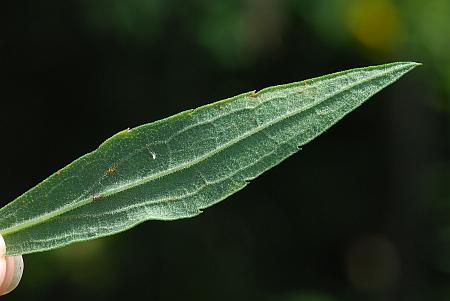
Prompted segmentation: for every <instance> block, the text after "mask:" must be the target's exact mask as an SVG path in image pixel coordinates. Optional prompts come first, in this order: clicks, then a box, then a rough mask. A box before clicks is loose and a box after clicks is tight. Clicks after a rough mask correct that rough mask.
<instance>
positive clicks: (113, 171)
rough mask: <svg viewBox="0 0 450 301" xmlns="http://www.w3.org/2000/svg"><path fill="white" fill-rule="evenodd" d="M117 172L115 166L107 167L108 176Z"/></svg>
mask: <svg viewBox="0 0 450 301" xmlns="http://www.w3.org/2000/svg"><path fill="white" fill-rule="evenodd" d="M116 171H117V164H113V165H112V166H111V167H109V168H108V169H107V170H106V172H107V173H109V174H110V175H112V174H113V173H115V172H116Z"/></svg>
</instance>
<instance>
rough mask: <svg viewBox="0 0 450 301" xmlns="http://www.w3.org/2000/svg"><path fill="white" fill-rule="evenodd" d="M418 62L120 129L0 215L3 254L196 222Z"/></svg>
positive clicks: (248, 95)
mask: <svg viewBox="0 0 450 301" xmlns="http://www.w3.org/2000/svg"><path fill="white" fill-rule="evenodd" d="M417 65H418V64H417V63H411V62H406V63H392V64H386V65H380V66H374V67H367V68H360V69H353V70H349V71H345V72H340V73H335V74H332V75H328V76H323V77H319V78H315V79H311V80H306V81H303V82H298V83H293V84H287V85H281V86H275V87H270V88H266V89H264V90H261V91H259V92H255V91H253V92H249V93H244V94H241V95H238V96H236V97H233V98H229V99H225V100H222V101H219V102H216V103H212V104H209V105H206V106H203V107H200V108H198V109H195V110H190V111H185V112H182V113H179V114H177V115H174V116H172V117H169V118H166V119H163V120H160V121H157V122H154V123H150V124H146V125H143V126H139V127H137V128H133V129H129V130H125V131H122V132H120V133H118V134H116V135H115V136H113V137H111V138H110V139H108V140H107V141H105V142H104V143H103V144H102V145H100V146H99V148H98V149H97V150H95V151H93V152H91V153H89V154H87V155H85V156H83V157H81V158H79V159H78V160H76V161H74V162H73V163H71V164H69V165H68V166H66V167H65V168H63V169H61V170H59V171H58V172H56V173H55V174H53V175H52V176H50V177H49V178H48V179H46V180H45V181H43V182H42V183H40V184H39V185H37V186H36V187H34V188H32V189H31V190H29V191H28V192H26V193H24V194H23V195H21V196H20V197H18V198H17V199H16V200H15V201H13V202H12V203H10V204H8V205H7V206H5V207H3V208H2V209H0V233H1V234H2V235H3V237H4V239H5V241H6V245H7V254H8V255H17V254H25V253H32V252H38V251H45V250H49V249H53V248H57V247H61V246H64V245H67V244H70V243H72V242H76V241H83V240H87V239H93V238H97V237H101V236H106V235H111V234H114V233H117V232H120V231H124V230H126V229H129V228H131V227H133V226H135V225H137V224H139V223H141V222H143V221H145V220H151V219H153V220H175V219H180V218H187V217H193V216H196V215H197V214H199V213H200V212H201V210H202V209H204V208H207V207H209V206H212V205H214V204H215V203H217V202H220V201H221V200H223V199H225V198H226V197H228V196H229V195H231V194H233V193H235V192H236V191H238V190H240V189H242V188H244V187H245V186H246V185H247V184H248V183H249V181H250V180H252V179H254V178H256V177H257V176H258V175H260V174H261V173H263V172H264V171H266V170H268V169H269V168H271V167H273V166H275V165H277V164H278V163H280V162H281V161H283V160H284V159H286V158H287V157H289V156H290V155H292V154H294V153H296V152H297V151H298V150H299V147H300V146H302V145H304V144H306V143H308V142H309V141H311V140H312V139H314V138H315V137H317V136H318V135H320V134H321V133H323V132H324V131H325V130H327V129H328V128H329V127H331V126H332V125H333V124H334V123H336V122H337V121H338V120H340V119H341V118H343V117H344V116H345V115H346V114H348V113H349V112H350V111H352V110H353V109H355V108H356V107H358V106H359V105H361V104H362V103H363V102H364V101H365V100H367V99H368V98H369V97H371V96H372V95H374V94H375V93H377V92H378V91H380V90H381V89H383V88H384V87H386V86H388V85H389V84H391V83H393V82H394V81H396V80H397V79H398V78H400V77H401V76H402V75H404V74H405V73H407V72H408V71H410V70H411V69H413V68H414V67H415V66H417Z"/></svg>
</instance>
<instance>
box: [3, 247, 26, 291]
mask: <svg viewBox="0 0 450 301" xmlns="http://www.w3.org/2000/svg"><path fill="white" fill-rule="evenodd" d="M4 259H5V262H6V273H5V276H4V279H3V283H2V284H1V285H0V295H5V294H7V293H9V292H11V291H12V290H13V289H15V288H16V287H17V285H18V284H19V282H20V279H21V278H22V274H23V268H24V264H23V258H22V256H21V255H19V256H6V257H4Z"/></svg>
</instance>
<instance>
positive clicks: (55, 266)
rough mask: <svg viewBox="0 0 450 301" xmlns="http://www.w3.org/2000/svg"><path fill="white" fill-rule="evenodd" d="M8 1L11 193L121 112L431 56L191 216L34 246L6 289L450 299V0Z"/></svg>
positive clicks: (1, 59) (5, 103)
mask: <svg viewBox="0 0 450 301" xmlns="http://www.w3.org/2000/svg"><path fill="white" fill-rule="evenodd" d="M0 14H1V16H0V75H1V81H0V101H1V107H0V114H1V118H0V128H1V135H2V139H1V141H2V142H1V157H0V160H1V168H0V171H1V172H0V174H1V188H0V200H1V201H2V205H4V204H6V203H8V202H10V201H12V200H13V199H14V198H15V197H17V196H18V195H20V194H22V193H23V192H24V191H26V190H27V189H29V188H31V187H32V186H34V185H36V184H37V183H39V182H40V181H42V180H43V179H44V178H46V177H47V176H49V175H50V174H51V173H53V172H54V171H56V170H58V169H59V168H61V167H63V166H65V165H66V164H68V163H70V162H71V161H72V160H74V159H76V158H78V157H79V156H81V155H83V154H85V153H87V152H89V151H91V150H93V149H95V148H96V147H97V146H98V145H99V144H100V143H101V142H102V141H104V140H105V139H106V138H108V137H110V136H111V135H113V134H114V133H116V132H118V131H120V130H123V129H125V128H128V127H134V126H137V125H141V124H144V123H148V122H151V121H155V120H158V119H161V118H162V117H167V116H170V115H172V114H174V113H177V112H179V111H182V110H186V109H190V108H195V107H198V106H201V105H204V104H207V103H209V102H213V101H216V100H220V99H223V98H225V97H229V96H233V95H236V94H238V93H241V92H246V91H250V90H254V89H261V88H263V87H266V86H270V85H274V84H282V83H288V82H293V81H298V80H302V79H307V78H311V77H315V76H319V75H323V74H326V73H331V72H335V71H340V70H345V69H349V68H353V67H360V66H366V65H374V64H381V63H386V62H392V61H401V60H412V61H418V62H422V63H423V64H424V66H423V67H421V68H418V69H416V70H414V71H413V72H412V73H410V74H408V75H407V76H406V77H404V78H402V79H401V80H400V81H399V82H397V83H396V84H395V85H393V86H392V87H389V88H387V89H386V90H384V91H382V92H381V93H379V94H378V95H376V96H375V97H374V98H373V99H372V100H371V101H369V102H368V103H367V104H365V105H364V106H362V107H361V108H360V109H358V110H357V111H356V112H354V113H352V114H350V116H348V117H347V118H346V119H345V120H343V121H342V122H340V123H339V124H337V125H335V126H334V127H333V128H332V129H331V130H329V131H328V132H327V133H326V134H324V135H322V136H321V137H319V138H318V139H317V140H315V141H314V142H312V143H310V144H309V145H307V146H306V147H304V149H303V150H302V151H301V152H300V153H299V154H297V155H295V156H293V157H292V158H290V159H288V160H287V161H285V162H283V163H282V164H281V165H279V166H277V167H276V168H274V169H272V170H270V171H269V172H266V173H265V174H264V175H262V176H261V177H259V178H258V179H256V180H255V181H254V182H253V183H252V184H251V185H249V186H248V187H247V188H246V189H244V190H243V191H241V192H239V193H237V194H235V195H233V196H231V197H230V198H228V199H227V200H226V201H224V202H222V203H220V204H218V205H216V206H214V207H212V208H209V209H207V210H205V212H204V213H203V214H202V215H200V216H199V217H196V218H193V219H188V220H180V221H175V222H155V221H150V222H146V223H144V224H141V225H140V226H138V227H136V228H134V229H132V230H130V231H127V232H125V233H122V234H119V235H115V236H112V237H108V238H105V239H99V240H95V241H91V242H86V243H79V244H75V245H72V246H69V247H65V248H62V249H58V250H55V251H50V252H45V253H39V254H33V255H28V256H25V258H24V259H25V274H24V276H23V279H22V282H21V284H20V286H19V287H18V288H17V289H16V291H14V292H13V293H11V294H10V295H8V296H6V297H5V300H7V299H10V300H54V298H59V299H61V300H97V301H100V300H124V299H125V298H129V299H128V300H139V299H145V300H262V301H265V300H267V301H272V300H273V301H278V300H281V301H342V300H408V301H414V300H434V301H439V300H449V299H450V55H449V49H450V34H449V29H450V1H448V0H427V1H425V0H398V1H394V0H364V1H362V0H333V1H329V0H315V1H300V0H244V1H236V0H223V1H222V0H192V1H188V0H172V1H167V0H96V1H93V0H78V1H72V0H65V1H56V0H44V1H5V2H3V3H2V8H1V11H0ZM0 218H1V217H0Z"/></svg>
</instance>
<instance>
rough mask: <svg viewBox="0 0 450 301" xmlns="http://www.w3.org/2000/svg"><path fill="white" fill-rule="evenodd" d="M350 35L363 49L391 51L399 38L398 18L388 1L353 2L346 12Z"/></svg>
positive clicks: (396, 11)
mask: <svg viewBox="0 0 450 301" xmlns="http://www.w3.org/2000/svg"><path fill="white" fill-rule="evenodd" d="M346 19H347V24H348V28H349V30H350V32H351V34H352V35H353V36H354V37H355V38H356V39H357V40H358V41H359V42H360V43H361V44H362V45H364V46H365V47H367V48H369V49H372V50H378V51H380V50H381V51H391V50H393V49H394V48H395V46H396V45H397V42H398V41H399V38H400V17H399V13H398V9H397V7H396V6H395V5H394V3H392V1H390V0H355V1H352V2H351V4H350V6H349V7H348V10H347V18H346Z"/></svg>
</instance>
